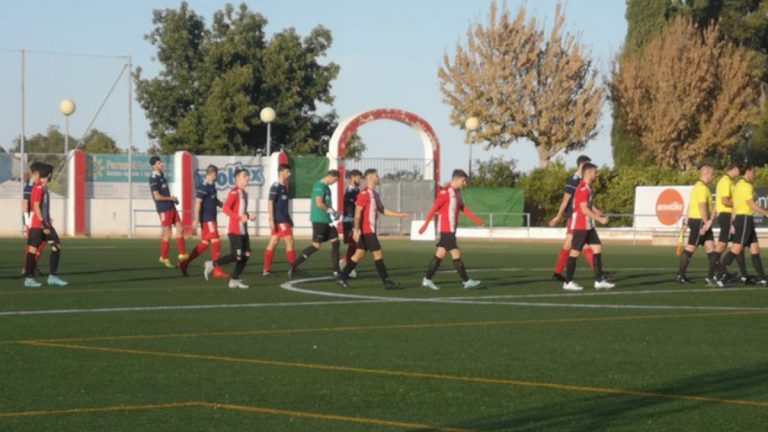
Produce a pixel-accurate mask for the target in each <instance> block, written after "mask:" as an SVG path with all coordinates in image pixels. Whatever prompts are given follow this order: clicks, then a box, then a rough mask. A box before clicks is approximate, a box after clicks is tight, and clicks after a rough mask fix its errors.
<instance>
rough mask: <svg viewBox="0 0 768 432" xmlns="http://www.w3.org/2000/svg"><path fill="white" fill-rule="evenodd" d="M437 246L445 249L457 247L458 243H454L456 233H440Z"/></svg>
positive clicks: (450, 249)
mask: <svg viewBox="0 0 768 432" xmlns="http://www.w3.org/2000/svg"><path fill="white" fill-rule="evenodd" d="M437 247H439V248H443V249H445V250H447V251H452V250H454V249H458V248H459V244H458V243H456V233H444V232H441V233H440V240H438V242H437Z"/></svg>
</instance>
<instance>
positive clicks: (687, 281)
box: [675, 274, 693, 285]
mask: <svg viewBox="0 0 768 432" xmlns="http://www.w3.org/2000/svg"><path fill="white" fill-rule="evenodd" d="M675 280H677V283H681V284H684V285H685V284H690V283H693V281H692V280H691V278H689V277H688V276H686V275H682V274H678V275H677V276H675Z"/></svg>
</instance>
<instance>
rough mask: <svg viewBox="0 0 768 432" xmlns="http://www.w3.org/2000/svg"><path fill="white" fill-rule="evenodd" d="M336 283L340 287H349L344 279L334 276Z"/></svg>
mask: <svg viewBox="0 0 768 432" xmlns="http://www.w3.org/2000/svg"><path fill="white" fill-rule="evenodd" d="M336 283H337V284H338V285H339V286H340V287H342V288H349V284H348V283H347V280H346V279H342V278H336Z"/></svg>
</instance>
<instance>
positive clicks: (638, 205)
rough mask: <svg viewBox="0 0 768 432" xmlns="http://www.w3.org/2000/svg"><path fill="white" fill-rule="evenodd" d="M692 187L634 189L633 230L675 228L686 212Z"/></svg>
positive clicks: (645, 187) (639, 187)
mask: <svg viewBox="0 0 768 432" xmlns="http://www.w3.org/2000/svg"><path fill="white" fill-rule="evenodd" d="M691 190H693V186H638V187H636V188H635V211H634V214H635V218H634V226H635V228H675V227H679V226H680V225H679V220H680V219H681V218H683V217H685V214H686V212H687V210H688V199H689V198H690V194H691Z"/></svg>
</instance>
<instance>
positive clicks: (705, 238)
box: [677, 165, 722, 287]
mask: <svg viewBox="0 0 768 432" xmlns="http://www.w3.org/2000/svg"><path fill="white" fill-rule="evenodd" d="M714 178H715V169H714V168H712V166H710V165H703V166H702V167H701V170H700V172H699V180H698V181H697V182H696V184H695V185H694V186H693V191H691V197H690V199H689V205H688V228H689V229H690V234H689V235H688V245H687V246H686V247H685V250H684V251H683V255H682V256H681V257H680V272H679V273H678V274H677V281H678V282H680V283H682V284H689V283H691V280H690V279H689V278H688V275H687V274H686V272H687V270H688V264H690V263H691V258H693V254H694V252H696V248H698V247H699V246H704V250H706V251H707V258H709V271H708V272H707V278H706V279H705V280H704V281H705V283H706V284H707V286H710V287H718V286H722V283H720V282H719V281H717V280H715V271H716V270H717V267H718V265H719V264H720V254H719V253H717V252H715V237H714V235H713V234H712V224H713V222H714V221H715V215H714V214H713V213H712V193H710V191H709V184H710V183H712V180H713V179H714Z"/></svg>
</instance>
